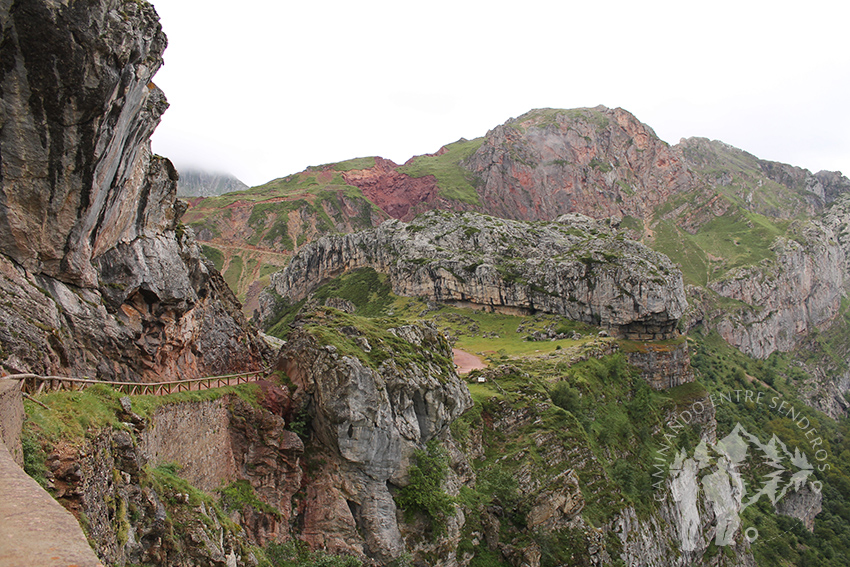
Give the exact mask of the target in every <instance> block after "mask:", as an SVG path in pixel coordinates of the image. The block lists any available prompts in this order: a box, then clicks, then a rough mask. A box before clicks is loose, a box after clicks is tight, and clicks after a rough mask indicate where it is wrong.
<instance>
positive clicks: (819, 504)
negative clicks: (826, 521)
mask: <svg viewBox="0 0 850 567" xmlns="http://www.w3.org/2000/svg"><path fill="white" fill-rule="evenodd" d="M775 508H776V512H777V513H778V514H782V515H785V516H790V517H792V518H797V519H798V520H800V521H801V522H803V525H804V526H806V529H807V530H809V531H810V532H811V531H814V529H815V516H817V515H818V514H820V513H821V510H823V492H821V491H820V490H815V488H814V487H813V486H812V484H811V483H809V484H806V485H804V486H802V487H801V488H800V490H796V491H793V492H789V493H788V494H786V495H785V497H784V498H782V499H781V500H779V501H778V502H777V503H776V504H775Z"/></svg>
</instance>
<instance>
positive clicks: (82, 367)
mask: <svg viewBox="0 0 850 567" xmlns="http://www.w3.org/2000/svg"><path fill="white" fill-rule="evenodd" d="M0 10H2V25H3V33H4V38H5V39H4V41H3V43H2V47H0V49H2V60H3V65H2V67H0V88H2V92H3V115H2V116H3V119H2V128H0V144H2V154H0V160H2V164H0V176H1V180H2V184H1V185H0V274H2V275H0V295H2V297H3V302H2V306H0V321H2V322H3V324H2V326H0V336H2V338H3V350H2V352H0V359H1V360H2V364H3V366H4V367H5V368H6V370H8V371H12V372H24V371H32V372H38V373H62V374H64V373H73V374H76V375H87V376H97V377H100V378H104V379H114V378H123V379H127V380H145V379H147V380H152V379H161V377H162V375H168V376H169V377H177V376H183V377H190V376H198V375H204V374H215V373H219V372H224V371H228V370H236V369H244V368H256V367H258V365H260V364H262V359H263V355H264V353H265V352H266V347H265V346H264V345H263V344H262V342H261V341H259V340H258V339H257V338H256V335H255V333H253V332H252V331H249V330H248V327H247V325H246V322H245V320H244V318H243V317H242V316H241V314H240V313H239V306H238V303H237V302H236V301H235V298H234V297H233V295H232V294H231V293H230V292H229V291H228V290H227V288H226V286H225V285H224V283H223V281H222V280H221V277H220V276H219V275H218V274H217V273H216V272H215V271H214V270H212V269H211V268H210V267H209V266H208V265H207V264H206V263H205V262H204V261H203V259H202V258H201V256H200V253H199V250H198V247H197V246H196V244H195V242H194V239H193V237H192V235H191V233H189V232H185V231H183V229H182V227H181V226H180V225H179V224H178V223H179V219H180V216H181V215H182V213H183V211H184V210H185V204H183V203H182V202H181V201H178V200H177V199H176V194H175V192H176V183H177V177H178V176H177V173H176V171H175V170H174V168H173V167H172V165H171V163H170V162H168V160H165V159H163V158H159V157H153V156H151V153H150V142H149V137H150V135H151V133H152V132H153V130H154V128H155V127H156V125H157V124H158V122H159V118H160V116H161V114H162V113H163V112H164V111H165V109H166V107H167V103H166V101H165V98H164V96H163V95H162V93H161V92H160V91H159V89H158V88H156V86H155V85H153V83H151V82H150V81H151V77H153V75H154V73H155V72H156V71H157V69H158V68H159V66H160V65H161V64H162V57H161V56H162V52H163V50H164V49H165V45H166V38H165V35H164V34H163V33H162V31H161V29H160V26H159V22H158V21H157V16H156V12H155V11H154V10H153V8H152V7H151V6H150V5H149V4H147V3H144V2H135V1H132V0H103V1H101V2H94V3H91V2H89V3H70V4H50V3H45V2H38V1H25V2H18V3H16V4H15V5H14V6H11V5H6V6H5V7H3V8H0Z"/></svg>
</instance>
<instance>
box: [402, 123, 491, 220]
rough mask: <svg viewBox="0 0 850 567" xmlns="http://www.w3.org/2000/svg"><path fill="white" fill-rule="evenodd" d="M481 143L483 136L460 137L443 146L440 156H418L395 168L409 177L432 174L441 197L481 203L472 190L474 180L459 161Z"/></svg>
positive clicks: (475, 181) (472, 203)
mask: <svg viewBox="0 0 850 567" xmlns="http://www.w3.org/2000/svg"><path fill="white" fill-rule="evenodd" d="M482 143H484V138H476V139H474V140H460V141H458V142H455V143H453V144H449V145H447V146H445V149H446V151H445V153H443V154H442V155H434V156H419V157H417V158H416V159H414V160H413V163H411V164H410V165H405V166H402V167H400V168H398V171H399V173H404V174H407V175H409V176H411V177H425V176H426V175H433V176H434V177H435V178H436V179H437V186H438V187H439V194H440V196H441V197H443V198H445V199H450V200H453V201H461V202H463V203H468V204H470V205H481V199H480V198H479V197H478V191H476V189H475V186H476V184H477V183H478V180H477V179H476V178H475V176H474V175H472V174H471V173H470V172H468V171H467V170H465V169H464V168H463V167H462V166H461V165H460V164H461V162H462V161H463V160H465V159H467V158H468V157H469V156H471V155H472V154H473V153H475V151H476V150H477V149H478V148H480V147H481V144H482Z"/></svg>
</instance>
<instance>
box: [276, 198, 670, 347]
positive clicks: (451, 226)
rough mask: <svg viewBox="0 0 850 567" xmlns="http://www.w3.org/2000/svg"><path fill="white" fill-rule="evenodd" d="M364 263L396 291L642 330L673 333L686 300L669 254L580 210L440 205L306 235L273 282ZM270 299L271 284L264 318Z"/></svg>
mask: <svg viewBox="0 0 850 567" xmlns="http://www.w3.org/2000/svg"><path fill="white" fill-rule="evenodd" d="M362 267H371V268H374V269H375V270H376V271H378V272H381V273H385V274H388V275H389V277H390V282H391V284H392V287H393V291H394V292H395V293H397V294H398V295H402V296H413V297H426V298H429V299H432V300H434V301H441V302H456V303H459V304H461V305H474V306H479V307H486V308H489V309H494V310H514V311H517V312H529V311H535V310H539V311H544V312H548V313H557V314H561V315H565V316H568V317H570V318H572V319H575V320H579V321H586V322H589V323H593V324H597V325H602V326H605V327H608V328H611V329H613V330H614V331H616V332H618V333H621V334H623V335H628V336H632V337H635V338H640V339H659V338H666V337H669V336H671V335H672V334H673V333H674V332H675V327H676V323H677V321H678V318H679V317H680V316H681V314H682V312H683V311H684V308H685V306H686V301H685V297H684V290H683V287H682V279H681V274H680V273H679V272H678V270H676V269H675V268H674V267H673V266H672V264H671V263H670V262H669V260H668V259H667V258H666V257H664V256H662V255H660V254H657V253H655V252H653V251H651V250H650V249H648V248H646V247H645V246H643V245H641V244H639V243H637V242H634V241H629V240H625V239H624V238H622V237H617V236H616V231H614V230H613V229H612V228H611V227H610V226H609V225H607V224H605V223H601V222H597V221H594V220H592V219H589V218H587V217H582V216H580V215H575V216H564V217H562V218H561V219H559V220H558V222H554V223H544V224H527V223H523V222H517V221H503V220H498V219H493V218H491V217H486V216H483V215H479V214H476V213H465V214H463V215H450V214H447V213H439V212H431V213H427V214H425V215H423V216H422V217H420V218H419V219H417V220H416V221H415V222H414V223H410V224H405V223H402V222H399V221H389V222H386V223H384V224H382V225H381V226H380V227H379V228H377V229H374V230H369V231H364V232H359V233H354V234H351V235H346V236H339V237H325V238H322V239H320V240H318V241H316V242H314V243H311V244H310V245H308V246H307V247H305V249H304V250H302V251H301V252H300V253H299V254H298V255H296V256H295V257H294V258H293V259H292V261H291V262H290V264H289V265H288V266H287V268H286V269H285V270H284V271H283V272H280V273H278V274H275V275H274V276H273V277H272V286H273V289H274V291H275V292H276V293H277V294H279V295H280V296H281V297H283V298H286V299H288V300H291V301H298V300H300V299H302V298H304V297H305V296H306V295H307V294H308V293H309V292H310V291H312V290H313V289H315V288H316V287H317V286H318V285H320V284H321V283H323V282H324V281H326V280H328V279H330V278H333V277H336V276H338V275H340V274H342V273H343V272H345V271H348V270H352V269H356V268H362ZM273 304H274V298H273V296H272V295H271V294H270V293H269V294H267V295H266V297H265V299H264V305H265V307H264V309H265V312H264V315H265V317H266V318H268V317H269V316H270V315H271V313H272V311H273Z"/></svg>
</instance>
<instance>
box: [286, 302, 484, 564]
mask: <svg viewBox="0 0 850 567" xmlns="http://www.w3.org/2000/svg"><path fill="white" fill-rule="evenodd" d="M314 317H316V318H317V319H318V320H319V321H321V325H322V326H323V327H324V328H327V326H331V327H332V328H334V329H335V330H336V332H338V333H339V334H340V336H342V337H346V340H345V341H344V343H338V344H339V346H332V345H325V346H322V344H321V343H320V342H318V341H317V338H316V336H314V335H313V332H315V331H312V332H311V329H312V325H311V323H310V322H309V321H301V324H304V325H306V326H305V327H304V330H296V331H294V332H293V333H292V334H290V337H289V340H288V341H287V344H286V346H285V347H284V348H283V349H282V351H281V353H280V361H279V366H280V368H281V369H282V370H284V371H286V373H287V375H288V376H289V377H290V378H291V379H292V381H293V383H294V384H295V386H296V387H297V389H296V397H300V399H301V403H302V404H303V403H306V407H307V408H308V409H309V412H310V415H311V416H312V421H311V423H312V430H313V434H314V438H313V443H312V445H311V446H310V449H311V450H312V451H315V452H317V453H316V454H314V457H315V458H316V459H321V460H322V461H324V463H323V464H322V465H320V466H319V468H318V471H316V472H315V474H314V475H313V476H312V478H311V479H310V481H309V483H308V486H307V496H306V499H305V501H304V502H303V504H302V506H303V507H304V512H303V514H304V516H303V517H304V529H303V531H302V535H301V537H302V538H303V539H304V540H306V541H307V542H308V543H310V544H311V545H313V546H317V547H321V548H327V549H330V550H332V551H338V552H339V551H341V552H350V553H355V554H357V555H361V556H362V555H367V556H369V557H373V558H376V559H377V560H379V564H388V563H389V562H390V561H392V560H393V559H395V558H397V557H399V556H400V555H401V554H402V553H403V552H404V551H405V549H406V545H405V542H404V539H403V537H402V529H401V528H400V525H399V520H398V518H397V512H396V504H395V502H394V500H393V495H392V492H391V491H390V487H392V488H393V490H394V489H395V488H397V487H400V486H404V485H406V484H408V483H409V478H408V469H409V467H410V465H411V462H412V457H413V453H414V450H416V449H418V448H422V447H423V446H424V444H425V443H426V442H428V441H429V440H431V439H433V438H446V437H447V436H449V433H448V427H449V424H450V423H451V422H452V421H453V420H454V419H455V418H457V417H458V416H459V415H460V414H461V413H463V411H464V410H466V409H467V408H468V407H469V406H470V405H471V403H472V401H471V399H470V397H469V392H468V390H467V389H466V387H465V386H464V385H463V384H462V383H461V382H460V381H459V380H458V378H457V375H456V374H455V372H454V369H453V368H452V365H451V348H450V347H449V345H448V343H447V342H446V340H445V339H444V338H443V337H442V336H441V335H440V334H439V333H438V332H437V331H436V329H433V328H430V327H424V326H410V325H406V326H402V327H398V328H391V329H389V330H388V331H387V332H386V334H383V335H374V334H372V335H371V336H370V333H369V332H368V330H367V329H359V328H357V326H355V325H350V324H347V323H350V321H348V319H347V318H345V317H344V316H343V315H342V314H340V313H336V314H335V313H334V312H332V311H325V312H319V313H317V314H316V315H315V316H314ZM349 348H350V349H351V350H348V349H349ZM373 349H374V350H373ZM379 351H380V357H379V358H373V357H370V353H374V354H377V353H378V352H379Z"/></svg>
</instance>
